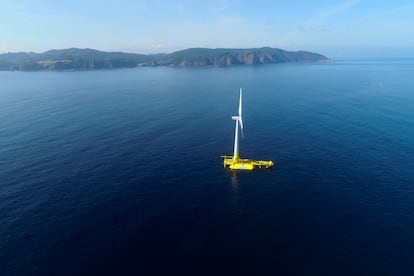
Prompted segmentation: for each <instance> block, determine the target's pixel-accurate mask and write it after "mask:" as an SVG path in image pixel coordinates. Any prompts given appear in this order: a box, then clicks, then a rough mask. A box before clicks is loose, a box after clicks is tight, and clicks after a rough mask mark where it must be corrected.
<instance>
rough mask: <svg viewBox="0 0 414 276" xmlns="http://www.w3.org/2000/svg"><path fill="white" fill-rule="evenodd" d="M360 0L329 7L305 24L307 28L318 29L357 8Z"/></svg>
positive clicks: (351, 0)
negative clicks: (332, 19)
mask: <svg viewBox="0 0 414 276" xmlns="http://www.w3.org/2000/svg"><path fill="white" fill-rule="evenodd" d="M359 2H360V0H346V1H343V2H341V3H339V4H337V5H334V6H330V7H327V8H325V9H323V10H322V11H320V12H319V13H317V14H315V15H314V16H312V17H311V18H309V19H308V21H306V22H305V24H304V27H305V28H316V27H319V26H320V25H322V24H324V23H326V21H328V20H330V19H331V18H334V17H335V16H337V15H339V14H341V13H344V12H346V11H348V10H349V9H351V8H353V7H355V6H356V5H357V4H358V3H359Z"/></svg>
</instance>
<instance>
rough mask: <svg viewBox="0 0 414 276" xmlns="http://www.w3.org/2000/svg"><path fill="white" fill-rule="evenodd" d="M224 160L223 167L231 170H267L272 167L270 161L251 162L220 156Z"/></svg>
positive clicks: (249, 160)
mask: <svg viewBox="0 0 414 276" xmlns="http://www.w3.org/2000/svg"><path fill="white" fill-rule="evenodd" d="M221 157H222V158H224V161H223V166H224V167H225V168H229V169H231V170H248V171H252V170H254V169H268V168H271V167H273V165H274V164H273V162H272V161H263V160H251V159H241V158H237V159H235V158H234V157H233V156H227V155H222V156H221Z"/></svg>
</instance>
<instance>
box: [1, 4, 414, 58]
mask: <svg viewBox="0 0 414 276" xmlns="http://www.w3.org/2000/svg"><path fill="white" fill-rule="evenodd" d="M261 46H270V47H278V48H284V49H287V50H301V49H303V50H311V51H316V52H321V53H323V54H327V55H329V56H333V57H341V56H353V55H354V56H363V55H382V54H386V55H398V56H401V55H411V56H414V1H412V0H410V1H409V0H405V1H402V0H320V1H312V0H303V1H299V0H289V1H286V0H283V1H278V0H274V1H270V0H269V1H260V0H251V1H247V0H245V1H243V0H234V1H233V0H203V1H198V0H181V1H180V0H177V1H174V0H170V1H167V0H148V1H147V0H125V1H115V0H114V1H110V0H100V1H98V0H83V1H81V0H70V1H60V0H0V53H4V52H16V51H35V52H41V51H45V50H49V49H61V48H68V47H79V48H95V49H99V50H111V51H112V50H116V51H128V52H138V53H159V52H171V51H175V50H180V49H184V48H190V47H211V48H219V47H232V48H233V47H237V48H247V47H261Z"/></svg>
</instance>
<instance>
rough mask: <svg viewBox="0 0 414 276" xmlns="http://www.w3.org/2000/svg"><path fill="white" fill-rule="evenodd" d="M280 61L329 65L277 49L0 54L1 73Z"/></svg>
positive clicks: (309, 55)
mask: <svg viewBox="0 0 414 276" xmlns="http://www.w3.org/2000/svg"><path fill="white" fill-rule="evenodd" d="M282 62H332V60H331V59H329V58H328V57H326V56H324V55H321V54H318V53H313V52H309V51H286V50H282V49H278V48H270V47H262V48H247V49H243V48H215V49H212V48H189V49H185V50H181V51H176V52H173V53H170V54H149V55H145V54H135V53H124V52H105V51H99V50H96V49H90V48H85V49H80V48H67V49H52V50H48V51H45V52H42V53H34V52H16V53H5V54H0V70H21V71H37V70H70V69H72V70H73V69H74V70H92V69H109V68H128V67H141V66H191V67H202V66H230V65H254V64H269V63H282Z"/></svg>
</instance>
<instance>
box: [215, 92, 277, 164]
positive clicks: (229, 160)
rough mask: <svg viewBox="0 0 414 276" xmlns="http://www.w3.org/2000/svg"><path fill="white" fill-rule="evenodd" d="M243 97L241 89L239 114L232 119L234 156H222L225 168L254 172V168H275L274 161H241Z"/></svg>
mask: <svg viewBox="0 0 414 276" xmlns="http://www.w3.org/2000/svg"><path fill="white" fill-rule="evenodd" d="M242 97H243V91H242V89H241V88H240V100H239V114H238V115H237V116H232V117H231V118H232V119H233V120H235V121H236V130H235V132H234V153H233V156H222V157H223V158H224V163H223V164H224V167H225V168H230V169H232V170H253V169H254V168H270V167H272V166H273V162H272V161H261V160H250V159H240V156H239V125H240V132H241V135H242V138H243V136H244V134H243V119H242Z"/></svg>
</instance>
